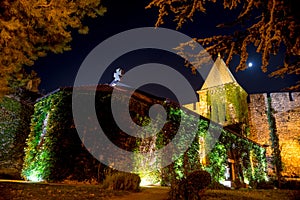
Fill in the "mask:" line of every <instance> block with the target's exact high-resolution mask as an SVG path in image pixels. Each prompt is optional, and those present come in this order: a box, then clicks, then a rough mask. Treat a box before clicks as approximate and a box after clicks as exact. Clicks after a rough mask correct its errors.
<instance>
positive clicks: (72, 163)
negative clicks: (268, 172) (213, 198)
mask: <svg viewBox="0 0 300 200" xmlns="http://www.w3.org/2000/svg"><path fill="white" fill-rule="evenodd" d="M111 92H112V88H110V87H109V86H105V87H104V86H103V87H102V89H100V90H99V91H98V92H97V94H96V101H95V102H96V105H95V106H96V111H97V116H98V120H99V122H100V125H101V127H102V129H103V131H104V132H105V133H106V135H107V136H108V138H109V139H110V140H111V141H112V142H113V143H114V144H116V145H117V146H119V147H120V148H122V149H126V150H128V151H132V152H135V151H141V152H144V153H146V152H147V153H149V152H150V153H153V154H154V155H155V151H152V149H153V148H156V149H160V148H161V147H163V146H164V145H166V144H168V143H169V142H170V141H171V140H172V139H173V137H174V135H175V134H176V133H177V130H178V127H179V123H183V124H186V125H187V126H184V127H183V130H182V131H183V132H184V133H187V134H182V137H181V138H180V141H185V140H186V139H188V137H190V134H188V133H190V132H191V131H192V130H193V128H196V130H197V129H198V132H197V134H196V137H195V139H194V141H193V143H192V145H191V146H190V147H189V149H188V151H186V152H185V153H184V155H182V156H181V157H179V158H178V159H177V160H176V161H175V162H174V163H173V164H171V165H170V166H168V167H165V168H163V169H162V170H158V171H155V172H153V173H152V175H153V176H152V177H154V179H156V180H157V181H162V184H168V183H170V182H171V181H172V180H173V179H174V178H176V179H181V178H183V177H185V176H186V175H187V174H188V173H190V172H192V171H194V170H197V169H205V170H207V171H209V172H210V173H211V174H212V176H213V177H214V179H215V180H216V181H220V180H222V179H224V177H225V175H224V174H225V169H226V165H227V161H228V158H230V159H233V160H235V161H236V162H235V165H236V166H235V168H236V169H239V170H236V171H235V172H236V177H238V178H239V179H241V181H250V180H261V179H263V178H264V177H265V164H264V163H265V160H264V159H265V157H264V156H265V154H264V153H265V152H264V148H262V147H261V146H259V145H257V144H255V143H253V142H252V141H250V140H248V139H246V138H244V137H242V136H237V135H236V134H234V133H231V132H230V131H229V130H228V129H225V130H222V134H221V137H220V138H219V141H218V142H217V143H216V145H215V146H214V148H213V149H212V151H211V152H209V153H208V154H207V156H206V157H204V155H205V154H206V153H207V152H206V150H207V148H206V147H205V144H206V142H207V141H206V139H207V138H208V139H209V137H206V136H207V135H208V133H207V129H208V125H209V121H208V120H207V119H206V118H203V117H201V118H200V120H199V116H198V115H195V114H193V113H191V112H189V111H183V110H180V109H178V107H177V106H176V104H168V103H166V102H164V101H163V100H159V99H155V98H153V97H150V96H147V95H145V94H140V93H137V94H135V97H134V98H132V99H131V101H130V106H129V107H130V108H129V109H130V114H131V117H132V119H133V120H134V121H135V122H136V123H138V124H141V125H143V124H147V120H149V118H148V116H147V115H148V111H149V108H150V106H151V105H153V104H154V103H160V104H161V105H162V106H164V107H165V109H166V110H167V122H166V124H165V126H164V127H163V129H162V130H161V131H160V132H159V133H158V134H157V135H156V136H153V137H150V138H146V139H145V140H144V139H137V138H135V137H132V136H130V135H127V134H126V133H124V132H122V131H121V130H120V129H119V128H118V126H117V124H116V123H115V122H114V120H113V116H112V113H111V104H110V100H111ZM118 98H119V99H118V101H119V102H120V103H125V104H126V102H123V98H122V96H119V97H118ZM71 99H72V92H71V90H70V89H61V90H59V91H57V92H55V93H53V94H51V95H49V96H47V97H45V98H43V99H41V100H40V101H38V103H36V105H35V110H34V115H33V117H32V121H31V132H30V135H29V137H28V139H27V147H26V148H25V153H26V156H25V159H24V166H23V171H22V175H23V177H24V178H25V179H29V180H47V181H60V180H64V179H75V180H91V179H96V180H98V181H102V180H103V179H104V178H105V171H107V170H108V167H107V166H105V165H103V164H101V163H100V162H99V161H98V160H96V159H95V158H93V157H92V156H91V155H90V153H89V152H88V151H87V150H86V149H85V147H84V146H83V145H82V143H81V141H80V139H79V137H78V134H77V132H76V129H75V127H74V122H73V116H72V107H71V106H72V104H71ZM218 129H219V127H218V126H217V125H215V128H214V129H212V130H218ZM149 132H151V130H149ZM180 141H179V144H178V145H181V143H180ZM182 144H184V142H182ZM150 145H151V146H150ZM136 159H137V160H138V159H139V158H138V157H136ZM133 164H134V163H133ZM138 170H139V171H138V173H139V175H141V176H147V175H146V174H143V173H144V171H146V170H147V169H146V168H145V169H144V168H140V169H138ZM142 178H143V177H142Z"/></svg>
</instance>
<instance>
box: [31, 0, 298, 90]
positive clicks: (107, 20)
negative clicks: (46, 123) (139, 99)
mask: <svg viewBox="0 0 300 200" xmlns="http://www.w3.org/2000/svg"><path fill="white" fill-rule="evenodd" d="M148 3H149V2H148V1H141V0H126V1H117V0H110V1H108V0H106V1H103V5H104V6H106V7H107V13H106V14H105V15H104V16H103V17H98V18H96V19H88V20H86V22H85V24H88V25H89V28H90V31H89V34H88V35H80V34H78V33H77V31H73V42H72V44H71V47H72V50H71V51H68V52H64V53H63V54H52V53H49V54H48V56H46V57H44V58H40V59H39V60H38V61H36V63H35V65H34V66H33V68H32V69H33V70H35V71H37V72H38V75H39V76H40V77H41V79H42V83H41V85H40V91H41V92H42V93H43V94H46V93H49V92H51V91H53V90H55V89H57V88H59V87H64V86H72V85H73V82H74V80H75V77H76V73H77V70H78V69H79V67H80V65H81V63H82V62H83V60H84V59H85V57H86V56H87V55H88V54H89V52H90V51H91V50H92V49H93V48H94V47H96V46H97V45H98V44H99V43H101V42H102V41H104V40H105V39H107V38H109V37H111V36H113V35H115V34H117V33H120V32H122V31H125V30H129V29H133V28H138V27H149V26H154V25H155V22H156V19H157V13H158V12H157V10H156V9H147V10H145V6H146V5H147V4H148ZM237 14H238V13H236V12H228V11H224V10H223V9H222V7H218V6H217V5H216V4H213V6H210V7H209V8H208V10H207V13H206V14H203V13H198V14H197V15H196V18H195V20H194V22H187V23H186V24H184V26H183V28H182V29H180V30H179V31H180V32H182V33H184V34H186V35H188V36H190V37H199V38H200V37H206V36H211V35H214V34H226V32H228V31H230V29H229V28H228V29H225V30H220V28H216V25H217V24H219V23H223V22H224V19H225V21H227V22H230V21H232V19H234V18H235V17H236V16H237ZM162 27H166V28H171V29H174V30H175V28H176V24H174V23H173V22H172V20H168V21H166V24H165V25H164V26H162ZM282 60H283V54H282V53H280V54H279V55H278V56H276V57H272V58H271V62H270V65H271V66H276V65H278V64H280V63H281V61H282ZM153 61H156V62H159V63H162V64H167V65H169V66H171V67H173V68H174V69H176V70H178V71H180V72H182V73H183V74H185V75H186V77H187V78H188V79H189V80H190V82H191V84H192V86H193V88H194V89H195V90H198V89H200V88H201V86H202V84H203V79H202V78H201V77H200V76H199V75H193V74H192V73H191V71H190V70H189V69H187V68H185V67H184V66H183V59H181V58H179V56H174V55H171V54H170V53H168V52H160V51H158V50H153V49H152V50H139V51H135V52H130V53H128V54H126V55H123V56H121V57H120V58H118V59H117V60H116V61H114V62H113V63H112V64H111V65H110V66H109V67H108V69H107V71H106V73H105V74H104V76H103V77H102V78H101V79H100V82H99V83H110V82H111V81H112V79H113V78H112V77H113V71H114V70H115V69H116V68H118V67H122V68H123V69H125V72H126V70H128V69H130V68H133V67H135V66H138V65H141V64H144V63H148V62H153ZM248 62H252V63H253V66H252V67H251V68H248V69H247V70H245V71H239V72H237V73H236V72H235V70H234V69H235V66H236V65H237V63H238V60H237V59H234V60H233V61H232V62H231V63H230V65H229V67H230V69H231V71H232V73H233V75H234V76H235V78H236V80H237V81H238V83H239V84H240V85H241V86H242V87H243V88H244V89H245V90H246V91H247V92H248V93H249V94H253V93H262V92H276V91H277V92H278V91H281V90H282V89H284V88H285V87H288V86H291V85H292V84H294V83H295V82H296V81H297V80H298V79H299V76H298V77H297V76H295V75H294V76H291V75H288V76H286V77H285V78H284V79H282V78H269V77H268V73H263V72H262V71H261V69H260V65H261V59H260V56H259V54H257V53H255V50H254V48H251V47H249V60H248ZM274 69H275V68H274V67H273V70H274ZM271 71H272V67H271V68H270V71H269V72H271ZM99 78H100V77H99ZM158 95H161V94H158Z"/></svg>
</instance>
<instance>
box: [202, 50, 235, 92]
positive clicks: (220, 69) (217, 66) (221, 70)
mask: <svg viewBox="0 0 300 200" xmlns="http://www.w3.org/2000/svg"><path fill="white" fill-rule="evenodd" d="M227 83H237V81H236V80H235V78H234V76H233V75H232V74H231V72H230V70H229V69H228V67H227V66H226V64H225V62H224V61H223V59H221V57H220V56H218V58H217V60H216V61H215V63H214V65H213V67H212V68H211V70H210V72H209V74H208V76H207V78H206V80H205V82H204V84H203V86H202V88H201V90H204V89H208V88H212V87H216V86H221V85H224V84H227Z"/></svg>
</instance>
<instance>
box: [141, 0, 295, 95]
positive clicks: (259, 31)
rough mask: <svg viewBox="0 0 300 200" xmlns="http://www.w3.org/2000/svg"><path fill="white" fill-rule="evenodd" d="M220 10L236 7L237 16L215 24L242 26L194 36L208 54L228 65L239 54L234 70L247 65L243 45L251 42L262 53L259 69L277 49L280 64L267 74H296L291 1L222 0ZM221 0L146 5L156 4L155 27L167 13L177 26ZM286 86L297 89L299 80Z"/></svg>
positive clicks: (174, 0) (162, 1)
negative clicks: (224, 32) (227, 31)
mask: <svg viewBox="0 0 300 200" xmlns="http://www.w3.org/2000/svg"><path fill="white" fill-rule="evenodd" d="M222 2H223V7H224V9H229V10H234V9H235V10H237V11H239V15H238V17H237V19H235V20H233V21H232V23H230V24H220V25H218V27H220V28H222V27H224V26H239V27H241V25H244V27H245V28H242V29H238V30H236V31H234V32H232V33H230V34H228V35H214V36H212V37H208V38H198V39H196V40H197V41H198V42H199V43H200V44H201V45H203V46H204V47H205V48H206V50H207V51H208V52H209V53H211V54H212V55H217V54H218V53H221V54H222V56H223V57H224V58H226V64H228V63H229V62H230V61H231V60H232V58H233V55H239V56H240V63H239V65H238V66H237V68H236V70H237V71H238V70H244V69H246V68H247V66H246V61H247V58H248V52H247V47H248V46H249V45H252V44H253V45H254V46H255V48H256V52H258V53H261V55H262V66H261V69H262V71H263V72H267V70H268V65H269V60H270V56H271V55H276V54H278V52H279V49H280V48H283V49H284V51H285V56H284V63H283V65H282V66H278V68H277V69H276V70H275V71H273V72H271V73H270V76H272V77H284V75H286V74H300V68H299V64H300V60H299V55H300V37H299V29H300V28H299V19H300V17H299V12H298V10H297V4H296V3H297V2H296V1H295V0H286V1H283V0H245V1H241V0H224V1H222ZM211 3H221V2H220V1H218V2H217V1H216V0H186V1H182V0H152V1H151V2H150V3H149V5H148V6H147V7H146V8H152V7H157V8H158V10H159V14H158V19H157V22H156V26H160V25H162V24H163V23H164V20H165V19H166V17H167V16H174V19H173V20H174V21H175V22H176V23H177V28H181V27H182V25H183V24H184V23H185V22H186V21H188V20H201V19H199V18H197V19H195V17H194V15H195V13H196V12H206V8H207V5H208V4H211ZM290 89H294V90H297V89H300V81H299V82H297V84H296V85H295V86H292V87H290Z"/></svg>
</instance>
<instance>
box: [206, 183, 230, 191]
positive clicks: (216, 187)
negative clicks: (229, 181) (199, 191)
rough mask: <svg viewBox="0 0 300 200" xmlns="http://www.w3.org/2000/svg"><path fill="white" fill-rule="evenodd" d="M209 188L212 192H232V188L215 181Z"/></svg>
mask: <svg viewBox="0 0 300 200" xmlns="http://www.w3.org/2000/svg"><path fill="white" fill-rule="evenodd" d="M207 188H208V189H212V190H231V188H230V187H226V186H225V185H222V184H221V183H219V182H216V181H213V182H212V183H211V184H210V185H209V186H208V187H207Z"/></svg>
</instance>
